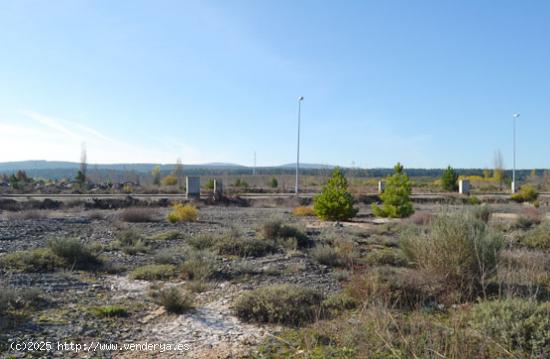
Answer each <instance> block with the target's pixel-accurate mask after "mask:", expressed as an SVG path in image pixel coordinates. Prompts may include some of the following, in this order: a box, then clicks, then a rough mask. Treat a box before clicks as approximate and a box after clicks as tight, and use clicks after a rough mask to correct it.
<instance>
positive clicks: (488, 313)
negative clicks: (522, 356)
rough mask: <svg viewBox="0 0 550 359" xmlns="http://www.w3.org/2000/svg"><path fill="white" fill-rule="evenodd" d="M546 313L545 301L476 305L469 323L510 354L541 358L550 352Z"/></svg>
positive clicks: (549, 320) (549, 318)
mask: <svg viewBox="0 0 550 359" xmlns="http://www.w3.org/2000/svg"><path fill="white" fill-rule="evenodd" d="M549 314H550V303H548V302H546V303H537V302H534V301H527V300H522V299H507V300H499V301H490V302H481V303H478V304H476V305H475V306H474V307H473V309H472V313H471V320H470V323H471V325H472V327H473V328H474V329H476V330H477V331H479V332H480V333H481V335H483V336H490V337H492V338H493V339H494V340H495V341H496V342H497V343H499V344H501V345H504V346H505V347H507V348H508V349H509V350H511V351H513V352H519V353H526V354H528V356H530V357H532V358H543V357H546V356H547V355H548V353H550V340H549V338H550V315H549Z"/></svg>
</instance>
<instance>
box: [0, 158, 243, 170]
mask: <svg viewBox="0 0 550 359" xmlns="http://www.w3.org/2000/svg"><path fill="white" fill-rule="evenodd" d="M155 166H160V167H161V170H172V169H173V168H174V166H175V164H159V163H115V164H94V163H89V164H88V168H90V169H97V170H118V171H137V172H150V171H151V170H152V169H153V167H155ZM183 166H184V167H185V168H205V169H208V168H215V169H225V168H226V169H235V168H246V166H241V165H237V164H233V163H221V162H213V163H204V164H184V165H183ZM79 168H80V163H78V162H65V161H44V160H39V161H15V162H0V173H6V172H14V171H18V170H23V171H29V170H54V169H74V170H78V169H79Z"/></svg>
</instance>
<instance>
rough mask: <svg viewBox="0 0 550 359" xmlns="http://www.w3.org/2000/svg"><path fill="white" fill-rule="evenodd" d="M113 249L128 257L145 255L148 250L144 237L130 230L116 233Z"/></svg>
mask: <svg viewBox="0 0 550 359" xmlns="http://www.w3.org/2000/svg"><path fill="white" fill-rule="evenodd" d="M115 247H117V248H120V249H121V250H122V251H123V252H124V253H126V254H130V255H134V254H136V253H146V252H147V251H148V250H149V248H148V246H147V242H146V239H145V237H143V236H142V235H141V234H139V233H137V232H136V231H134V230H131V229H129V230H125V231H120V232H118V233H117V241H116V242H115Z"/></svg>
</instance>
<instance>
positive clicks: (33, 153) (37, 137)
mask: <svg viewBox="0 0 550 359" xmlns="http://www.w3.org/2000/svg"><path fill="white" fill-rule="evenodd" d="M19 116H20V118H19V119H18V120H17V121H14V120H12V121H6V120H3V119H0V144H1V146H0V148H1V150H0V161H2V162H4V161H20V160H30V159H33V160H41V159H44V160H56V161H74V162H78V161H79V160H80V149H81V144H82V143H83V142H85V143H86V147H87V151H88V161H89V162H90V163H122V162H125V163H144V162H149V163H150V162H153V163H159V162H160V163H174V162H175V161H176V158H177V157H181V158H182V159H183V162H184V163H199V162H203V161H204V158H203V157H202V156H201V153H200V152H199V151H198V150H197V149H195V148H193V147H191V146H189V145H187V144H185V143H184V142H182V141H173V140H170V141H166V140H163V141H160V143H158V144H154V145H149V144H150V143H151V140H152V139H151V138H145V139H139V138H136V139H133V141H132V143H130V142H126V141H120V140H117V139H115V138H113V137H111V136H109V135H107V134H105V133H104V132H101V131H98V130H96V129H94V128H91V127H88V126H86V125H83V124H81V123H78V122H74V121H67V120H61V119H59V118H55V117H51V116H47V115H44V114H40V113H37V112H33V111H21V112H19ZM134 143H139V145H137V144H134Z"/></svg>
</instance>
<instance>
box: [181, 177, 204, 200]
mask: <svg viewBox="0 0 550 359" xmlns="http://www.w3.org/2000/svg"><path fill="white" fill-rule="evenodd" d="M185 194H186V196H187V198H200V196H201V179H200V177H198V176H187V177H185Z"/></svg>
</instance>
